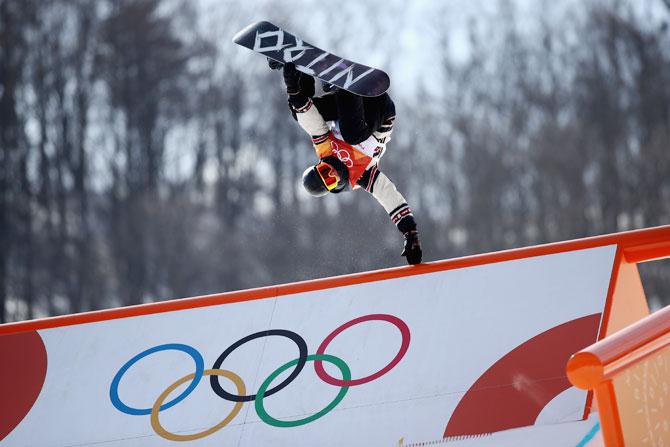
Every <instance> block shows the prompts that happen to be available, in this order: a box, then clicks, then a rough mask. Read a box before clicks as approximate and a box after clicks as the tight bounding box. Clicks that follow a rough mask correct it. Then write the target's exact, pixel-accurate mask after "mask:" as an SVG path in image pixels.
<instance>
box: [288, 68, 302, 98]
mask: <svg viewBox="0 0 670 447" xmlns="http://www.w3.org/2000/svg"><path fill="white" fill-rule="evenodd" d="M300 76H301V73H300V72H299V71H298V70H296V68H295V64H294V63H292V62H289V63H288V64H284V84H286V93H288V94H289V95H297V94H298V93H300Z"/></svg>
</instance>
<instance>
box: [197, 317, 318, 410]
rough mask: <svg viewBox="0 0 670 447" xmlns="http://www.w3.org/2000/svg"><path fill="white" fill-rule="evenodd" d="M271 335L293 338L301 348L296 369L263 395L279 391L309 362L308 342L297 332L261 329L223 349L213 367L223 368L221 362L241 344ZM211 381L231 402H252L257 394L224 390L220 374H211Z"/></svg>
mask: <svg viewBox="0 0 670 447" xmlns="http://www.w3.org/2000/svg"><path fill="white" fill-rule="evenodd" d="M269 335H279V336H282V337H286V338H289V339H291V340H292V341H293V342H294V343H295V344H296V345H298V349H299V350H300V357H298V363H297V364H296V365H295V369H294V370H293V372H292V373H291V375H289V376H288V377H287V378H286V379H285V380H284V381H283V382H282V383H280V384H279V385H277V386H276V387H274V388H272V389H269V390H267V391H266V392H265V394H264V395H263V397H267V396H271V395H273V394H274V393H276V392H277V391H281V390H282V389H283V388H285V387H286V386H288V384H289V383H291V382H293V381H294V380H295V378H296V377H298V374H300V371H302V368H304V366H305V363H306V362H307V343H305V340H304V339H303V338H302V337H301V336H300V335H298V334H296V333H295V332H291V331H287V330H285V329H270V330H267V331H261V332H256V333H255V334H251V335H247V336H246V337H244V338H242V339H240V340H238V341H236V342H235V343H233V344H232V345H230V347H228V349H226V350H225V351H223V352H222V353H221V355H220V356H219V358H218V359H216V362H214V366H212V369H221V364H222V363H223V361H224V360H225V359H226V357H228V356H229V355H230V353H231V352H233V351H234V350H235V349H237V348H239V347H240V346H241V345H243V344H245V343H246V342H248V341H251V340H255V339H257V338H261V337H267V336H269ZM209 383H210V384H211V385H212V390H214V392H215V393H216V394H217V395H218V396H219V397H221V398H222V399H225V400H228V401H231V402H250V401H252V400H254V399H256V395H255V394H253V395H249V396H238V395H236V394H230V393H229V392H227V391H226V390H224V389H223V388H222V387H221V384H220V383H219V376H214V375H213V376H210V377H209Z"/></svg>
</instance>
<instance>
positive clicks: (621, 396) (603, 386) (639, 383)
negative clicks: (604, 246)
mask: <svg viewBox="0 0 670 447" xmlns="http://www.w3.org/2000/svg"><path fill="white" fill-rule="evenodd" d="M661 228H667V227H660V228H659V230H661ZM657 236H658V237H659V238H658V239H657V240H649V239H648V240H644V241H643V240H642V239H639V240H631V241H629V242H628V243H626V244H621V245H620V246H619V250H618V254H617V259H618V263H619V264H618V266H615V271H614V276H616V278H614V277H613V278H612V282H613V287H611V288H610V295H611V299H610V309H611V316H610V318H606V319H605V320H604V322H605V323H607V322H609V326H608V328H607V330H606V331H604V334H605V335H606V337H605V338H604V339H602V340H600V341H599V342H597V343H595V344H594V345H592V346H590V347H588V348H586V349H583V350H581V351H579V352H578V353H576V354H574V355H573V356H572V358H571V359H570V361H569V362H568V365H567V374H568V378H569V380H570V382H571V383H572V384H573V385H575V386H576V387H578V388H581V389H585V390H592V391H594V392H595V397H596V402H597V405H598V413H599V417H600V421H601V430H602V434H603V439H604V441H605V444H606V445H607V446H624V445H668V444H670V307H666V308H665V309H663V310H661V311H659V312H657V313H655V314H653V315H649V316H646V317H644V318H642V319H640V316H641V312H642V313H644V310H643V309H641V308H640V304H639V303H640V300H639V298H640V296H644V291H643V290H642V284H641V281H640V278H639V273H638V272H637V265H636V264H637V263H638V262H645V261H651V260H657V259H663V258H668V257H670V239H668V237H667V235H665V234H663V233H662V232H659V233H657ZM633 239H635V238H633ZM615 314H616V315H615ZM636 319H638V320H639V321H637V322H635V323H633V324H630V322H631V320H636ZM605 323H604V324H605ZM602 334H603V331H601V336H602Z"/></svg>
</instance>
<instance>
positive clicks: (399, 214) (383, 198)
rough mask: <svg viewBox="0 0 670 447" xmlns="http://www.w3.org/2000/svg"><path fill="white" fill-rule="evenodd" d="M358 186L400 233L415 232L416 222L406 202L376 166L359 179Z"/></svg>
mask: <svg viewBox="0 0 670 447" xmlns="http://www.w3.org/2000/svg"><path fill="white" fill-rule="evenodd" d="M358 185H359V186H361V187H362V188H365V190H366V191H368V192H369V193H370V194H372V196H373V197H374V198H375V199H377V202H379V204H380V205H381V206H383V207H384V209H385V210H386V212H387V213H388V214H389V217H390V218H391V222H393V223H394V224H395V225H396V226H397V227H398V230H399V231H400V232H401V233H406V232H408V231H411V230H416V222H415V221H414V214H413V213H412V209H411V208H410V207H409V205H408V204H407V200H405V198H404V197H403V195H402V194H400V192H399V191H398V189H397V188H396V186H395V185H394V184H393V182H392V181H391V180H390V179H389V178H388V177H387V176H386V175H385V174H384V173H383V172H381V171H379V170H378V169H377V166H376V165H375V166H373V167H372V168H370V169H369V170H368V171H366V172H365V175H363V177H361V180H359V182H358Z"/></svg>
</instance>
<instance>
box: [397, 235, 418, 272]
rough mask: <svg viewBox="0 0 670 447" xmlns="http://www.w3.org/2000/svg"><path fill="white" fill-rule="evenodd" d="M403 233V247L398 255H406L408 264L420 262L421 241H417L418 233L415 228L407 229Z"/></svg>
mask: <svg viewBox="0 0 670 447" xmlns="http://www.w3.org/2000/svg"><path fill="white" fill-rule="evenodd" d="M404 235H405V249H404V250H403V251H402V253H401V254H400V256H405V257H407V263H408V264H412V265H413V264H419V263H421V254H422V253H421V242H419V233H418V232H417V231H416V230H411V231H408V232H407V233H404Z"/></svg>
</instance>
